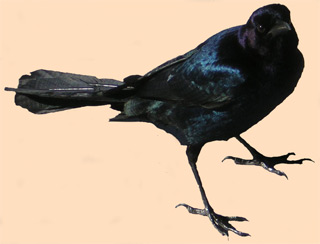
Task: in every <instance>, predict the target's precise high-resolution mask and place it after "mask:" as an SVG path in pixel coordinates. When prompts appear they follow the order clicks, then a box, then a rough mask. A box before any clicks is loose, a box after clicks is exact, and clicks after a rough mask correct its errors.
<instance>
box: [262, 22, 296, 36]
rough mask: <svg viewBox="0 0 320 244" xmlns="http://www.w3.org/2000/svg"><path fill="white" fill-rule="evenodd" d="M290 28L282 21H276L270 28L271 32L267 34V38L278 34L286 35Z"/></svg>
mask: <svg viewBox="0 0 320 244" xmlns="http://www.w3.org/2000/svg"><path fill="white" fill-rule="evenodd" d="M291 29H292V28H291V26H290V25H289V24H288V23H287V22H285V21H282V20H278V21H277V22H276V24H275V26H274V27H272V28H271V30H270V31H269V32H268V36H270V37H271V38H273V37H275V36H278V35H280V34H283V33H286V32H288V31H291Z"/></svg>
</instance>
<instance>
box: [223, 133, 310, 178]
mask: <svg viewBox="0 0 320 244" xmlns="http://www.w3.org/2000/svg"><path fill="white" fill-rule="evenodd" d="M236 138H237V140H238V141H240V142H241V143H242V145H244V146H245V147H246V148H247V149H248V150H249V152H250V153H251V154H252V156H253V159H242V158H237V157H232V156H228V157H225V158H224V159H223V161H224V160H226V159H232V160H233V161H234V162H235V163H236V164H242V165H257V166H262V167H263V168H264V169H266V170H268V171H270V172H271V173H275V174H277V175H280V176H285V177H286V178H288V177H287V175H286V174H285V173H284V172H282V171H280V170H277V169H275V168H274V166H275V165H277V164H302V163H303V161H312V162H313V160H311V159H310V158H302V159H299V160H288V157H289V156H290V155H295V153H288V154H286V155H283V156H278V157H266V156H264V155H262V154H261V153H259V152H258V151H257V150H256V149H254V148H253V147H252V146H250V145H249V144H248V143H247V142H246V141H245V140H243V139H242V138H241V137H240V136H237V137H236Z"/></svg>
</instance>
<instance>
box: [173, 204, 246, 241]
mask: <svg viewBox="0 0 320 244" xmlns="http://www.w3.org/2000/svg"><path fill="white" fill-rule="evenodd" d="M180 206H183V207H185V208H186V209H187V210H188V212H189V213H192V214H199V215H202V216H208V217H209V219H210V221H211V223H212V224H213V226H214V227H215V228H216V229H217V230H218V231H219V232H220V233H221V234H222V235H223V236H229V233H228V231H232V232H234V233H235V234H237V235H239V236H250V235H249V234H248V233H245V232H241V231H238V230H237V229H236V228H234V227H233V226H232V225H231V224H230V223H229V221H241V222H242V221H248V220H247V219H246V218H244V217H238V216H230V217H228V216H222V215H219V214H216V213H215V212H214V211H213V209H212V208H211V207H210V206H209V207H208V208H205V209H199V208H193V207H191V206H189V205H188V204H185V203H181V204H178V205H177V206H176V208H177V207H180Z"/></svg>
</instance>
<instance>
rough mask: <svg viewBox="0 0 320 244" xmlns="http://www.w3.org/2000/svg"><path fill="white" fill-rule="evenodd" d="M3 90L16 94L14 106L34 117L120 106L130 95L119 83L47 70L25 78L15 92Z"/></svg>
mask: <svg viewBox="0 0 320 244" xmlns="http://www.w3.org/2000/svg"><path fill="white" fill-rule="evenodd" d="M5 90H7V91H14V92H16V96H15V103H16V105H19V106H21V107H23V108H26V109H28V110H29V111H30V112H32V113H36V114H43V113H51V112H57V111H61V110H66V109H72V108H78V107H83V106H97V105H105V104H110V103H112V102H116V103H121V100H122V99H124V98H125V97H127V96H128V94H129V93H130V88H127V87H126V86H125V84H124V83H123V82H121V81H117V80H113V79H98V78H96V77H94V76H87V75H77V74H71V73H63V72H57V71H49V70H37V71H34V72H32V73H31V75H24V76H22V77H21V78H20V79H19V86H18V88H5Z"/></svg>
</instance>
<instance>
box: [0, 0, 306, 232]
mask: <svg viewBox="0 0 320 244" xmlns="http://www.w3.org/2000/svg"><path fill="white" fill-rule="evenodd" d="M297 46H298V37H297V33H296V31H295V28H294V26H293V24H292V22H291V19H290V11H289V10H288V8H287V7H285V6H284V5H280V4H271V5H267V6H264V7H262V8H259V9H258V10H256V11H255V12H253V14H252V15H251V16H250V18H249V20H248V21H247V23H246V24H244V25H240V26H236V27H233V28H229V29H226V30H223V31H221V32H219V33H217V34H216V35H213V36H212V37H210V38H209V39H208V40H206V41H205V42H203V43H202V44H200V45H199V46H197V47H196V48H195V49H193V50H191V51H189V52H187V53H185V54H183V55H181V56H178V57H176V58H174V59H171V60H169V61H167V62H165V63H164V64H162V65H160V66H158V67H157V68H155V69H153V70H152V71H150V72H149V73H147V74H145V75H143V76H140V75H132V76H129V77H127V78H125V79H124V80H123V82H121V81H118V80H113V79H97V78H96V77H93V76H85V75H76V74H70V73H62V72H57V71H49V70H37V71H34V72H32V73H31V75H24V76H22V77H21V78H20V80H19V86H18V88H16V89H15V88H5V89H6V90H7V91H14V92H16V96H15V103H16V104H17V105H19V106H21V107H23V108H26V109H28V110H29V111H30V112H32V113H36V114H45V113H51V112H56V111H62V110H66V109H72V108H78V107H82V106H96V105H106V104H110V105H111V108H113V109H115V110H118V111H120V113H119V114H118V115H117V116H116V117H115V118H112V119H110V120H111V121H141V122H149V123H152V124H154V125H155V126H156V127H158V128H160V129H163V130H165V131H166V132H167V133H170V134H172V135H173V136H174V137H176V138H177V139H178V140H179V142H180V143H181V144H182V145H186V146H187V150H186V154H187V157H188V161H189V164H190V166H191V169H192V172H193V174H194V177H195V178H196V181H197V184H198V186H199V188H200V192H201V197H202V200H203V204H204V209H198V208H193V207H191V206H189V205H187V204H179V205H177V207H179V206H183V207H185V208H186V209H187V210H188V211H189V212H190V213H192V214H200V215H203V216H207V217H209V219H210V221H211V223H212V224H213V225H214V226H215V227H216V228H217V229H218V231H219V232H220V233H221V234H222V235H227V236H228V235H229V233H228V232H229V231H232V232H234V233H236V234H238V235H240V236H248V235H249V234H247V233H244V232H240V231H238V230H237V229H235V228H234V227H233V226H232V225H231V224H230V223H229V222H230V221H246V219H245V218H243V217H236V216H235V217H226V216H222V215H219V214H217V213H216V212H215V211H214V210H213V208H212V207H211V205H210V204H209V201H208V199H207V197H206V193H205V191H204V188H203V186H202V183H201V179H200V176H199V173H198V170H197V166H196V163H197V159H198V156H199V153H200V151H201V148H202V147H203V146H204V145H205V144H206V143H207V142H211V141H215V140H228V139H230V138H232V137H235V138H236V139H237V140H239V142H240V143H242V144H243V145H244V146H245V147H246V148H247V149H248V150H249V151H250V153H251V154H252V156H253V158H252V159H251V160H246V159H241V158H237V157H233V156H228V157H226V158H225V159H231V160H233V161H234V162H235V163H236V164H242V165H257V166H262V167H263V168H264V169H266V170H268V171H270V172H272V173H275V174H277V175H280V176H285V177H286V174H285V173H284V172H281V171H279V170H277V169H275V168H274V166H275V165H277V164H280V163H285V164H301V163H302V162H303V161H304V160H309V161H312V160H311V159H308V158H303V159H300V160H288V157H289V156H290V155H293V154H294V153H288V154H286V155H284V156H279V157H266V156H264V155H262V154H261V153H259V152H258V151H257V150H255V149H254V148H253V147H251V146H250V145H249V144H248V143H247V142H246V141H245V140H244V139H243V138H242V137H240V134H241V133H243V132H244V131H246V130H248V129H249V128H250V127H251V126H253V125H254V124H256V123H257V122H259V121H260V120H261V119H263V118H264V117H265V116H266V115H268V114H269V113H270V112H271V111H272V110H273V109H274V108H275V107H276V106H278V105H279V104H280V103H282V101H283V100H284V99H285V98H286V97H287V96H288V95H290V94H291V93H292V92H293V90H294V88H295V86H296V85H297V82H298V80H299V78H300V76H301V74H302V71H303V68H304V59H303V56H302V54H301V52H300V51H299V50H298V48H297Z"/></svg>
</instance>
